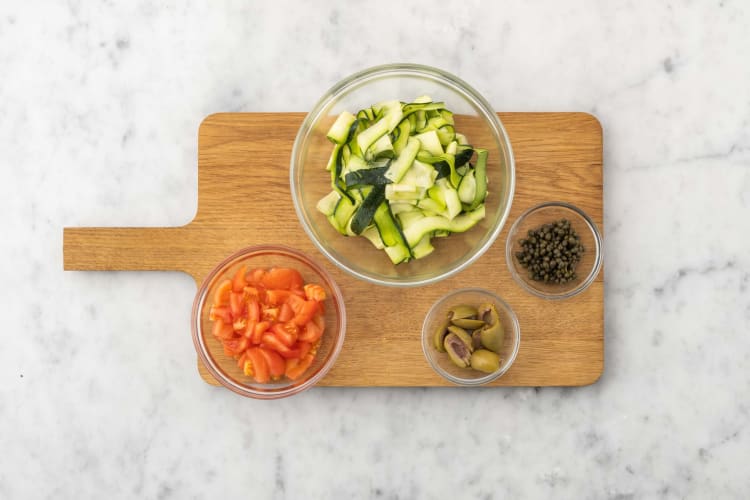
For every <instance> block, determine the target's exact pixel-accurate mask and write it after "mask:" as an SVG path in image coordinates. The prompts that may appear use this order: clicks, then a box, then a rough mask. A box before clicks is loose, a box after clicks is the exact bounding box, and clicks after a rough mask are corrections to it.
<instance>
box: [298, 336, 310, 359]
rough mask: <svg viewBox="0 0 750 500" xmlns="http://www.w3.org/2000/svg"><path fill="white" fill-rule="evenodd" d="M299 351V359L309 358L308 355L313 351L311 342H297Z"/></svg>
mask: <svg viewBox="0 0 750 500" xmlns="http://www.w3.org/2000/svg"><path fill="white" fill-rule="evenodd" d="M297 349H299V357H300V359H302V358H304V357H305V356H307V353H308V352H310V350H311V349H312V344H311V343H310V342H305V341H304V340H300V341H299V342H297Z"/></svg>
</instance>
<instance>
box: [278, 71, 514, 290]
mask: <svg viewBox="0 0 750 500" xmlns="http://www.w3.org/2000/svg"><path fill="white" fill-rule="evenodd" d="M425 94H427V95H429V96H431V97H432V98H433V100H435V101H444V102H445V103H446V106H447V108H448V109H450V110H451V111H453V112H454V119H455V122H456V126H455V127H456V131H457V132H460V133H463V134H464V135H465V136H466V137H467V138H468V141H469V143H470V144H472V145H473V146H474V147H479V148H485V149H487V150H488V164H487V178H488V183H489V185H488V193H489V194H488V196H487V199H486V202H485V207H486V217H485V218H484V220H482V221H481V222H480V223H478V224H477V225H476V226H474V227H473V228H471V229H470V230H469V231H467V232H464V233H455V234H452V235H450V236H449V237H447V238H433V245H434V246H435V251H433V252H432V253H431V254H430V255H428V256H426V257H424V258H422V259H418V260H411V261H409V262H407V263H403V264H398V265H394V264H393V263H391V261H390V259H389V258H388V256H387V255H386V253H385V252H384V251H382V250H377V249H376V248H375V247H374V246H373V245H372V244H371V243H370V242H369V241H368V240H367V239H365V238H362V237H346V236H343V235H341V234H339V233H338V232H337V231H336V229H334V228H333V226H331V224H330V223H329V222H328V220H327V219H326V217H325V215H323V214H322V213H320V212H319V211H318V210H317V209H316V204H317V203H318V200H320V199H321V198H322V197H323V196H325V195H326V194H328V193H329V192H330V191H331V184H330V180H331V179H330V174H329V172H327V171H326V169H325V168H326V165H327V163H328V159H329V157H330V155H331V151H332V149H333V144H332V143H331V142H330V141H329V140H328V139H327V138H326V133H327V132H328V129H329V128H330V126H331V124H332V123H333V121H334V120H335V119H336V117H337V116H338V115H339V113H341V112H342V111H345V110H346V111H349V112H350V113H356V112H357V111H358V110H360V109H363V108H366V107H369V106H371V105H373V104H375V103H378V102H381V101H385V100H392V99H399V100H401V101H404V102H410V101H412V100H413V99H415V98H416V97H419V96H422V95H425ZM290 177H291V179H290V181H291V192H292V200H293V201H294V208H295V210H296V212H297V216H298V217H299V220H300V223H301V224H302V227H303V228H304V230H305V232H306V233H307V234H308V236H309V237H310V239H312V241H313V243H314V244H315V245H316V246H317V247H318V249H319V250H320V251H321V252H322V253H323V254H324V255H325V256H326V257H327V258H328V259H330V260H331V262H333V263H334V264H335V265H336V266H338V267H339V268H341V269H343V270H344V271H346V272H348V273H350V274H351V275H353V276H355V277H357V278H360V279H363V280H365V281H368V282H370V283H376V284H380V285H390V286H402V287H403V286H417V285H425V284H429V283H435V282H437V281H440V280H442V279H444V278H447V277H448V276H451V275H453V274H455V273H457V272H459V271H461V270H462V269H465V268H466V267H468V266H469V265H471V263H473V262H474V261H476V260H477V259H478V258H479V257H480V256H481V255H482V254H483V253H484V252H485V251H486V250H487V249H488V248H489V247H490V246H491V245H492V244H493V242H494V241H495V239H496V238H497V236H498V235H499V234H500V231H501V230H502V228H503V225H504V224H505V221H506V219H507V217H508V213H509V212H510V206H511V201H512V198H513V191H514V187H515V164H514V160H513V152H512V149H511V145H510V142H509V140H508V135H507V134H506V132H505V129H504V128H503V125H502V124H501V123H500V120H499V119H498V117H497V114H496V113H495V111H494V110H493V109H492V108H491V107H490V105H489V104H488V103H487V101H486V100H485V99H484V98H483V97H482V96H481V95H479V93H478V92H477V91H476V90H474V89H473V88H472V87H470V86H469V85H468V84H467V83H466V82H464V81H463V80H461V79H459V78H457V77H455V76H453V75H451V74H449V73H446V72H444V71H441V70H439V69H435V68H431V67H428V66H420V65H415V64H393V65H387V66H377V67H374V68H370V69H367V70H365V71H362V72H360V73H356V74H354V75H352V76H350V77H348V78H345V79H344V80H342V81H341V82H339V83H337V84H336V85H335V86H334V87H333V88H331V89H330V90H329V91H328V92H326V93H325V95H323V97H322V98H321V99H320V101H319V102H318V103H317V104H316V105H315V107H314V108H313V109H312V111H311V112H310V113H309V114H308V115H307V117H306V118H305V120H304V122H303V123H302V126H301V127H300V129H299V132H298V134H297V138H296V140H295V141H294V147H293V149H292V157H291V170H290Z"/></svg>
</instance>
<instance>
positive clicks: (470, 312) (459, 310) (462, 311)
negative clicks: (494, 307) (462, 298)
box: [448, 304, 477, 320]
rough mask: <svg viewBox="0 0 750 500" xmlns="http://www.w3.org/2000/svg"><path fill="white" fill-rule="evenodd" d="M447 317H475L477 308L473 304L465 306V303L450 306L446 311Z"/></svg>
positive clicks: (452, 318)
mask: <svg viewBox="0 0 750 500" xmlns="http://www.w3.org/2000/svg"><path fill="white" fill-rule="evenodd" d="M448 317H449V318H450V319H451V320H454V319H462V318H476V317H477V308H476V307H473V306H467V305H465V304H461V305H458V306H454V307H451V308H450V310H449V311H448Z"/></svg>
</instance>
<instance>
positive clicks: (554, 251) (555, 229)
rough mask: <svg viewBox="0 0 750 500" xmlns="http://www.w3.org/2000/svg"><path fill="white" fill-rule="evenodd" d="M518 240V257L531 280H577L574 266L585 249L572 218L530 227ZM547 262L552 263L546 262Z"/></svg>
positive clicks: (562, 281)
mask: <svg viewBox="0 0 750 500" xmlns="http://www.w3.org/2000/svg"><path fill="white" fill-rule="evenodd" d="M518 243H519V244H520V245H521V251H520V252H517V253H516V258H517V259H518V262H519V263H520V264H521V265H522V266H523V267H524V268H526V270H527V271H528V273H529V278H530V279H532V280H536V281H544V282H546V283H560V284H563V283H567V282H569V281H572V280H575V279H577V276H576V273H575V268H576V266H577V265H578V263H579V262H580V260H581V257H582V255H583V252H584V251H585V249H584V247H583V245H582V244H581V238H580V237H579V236H578V233H576V231H575V229H573V228H572V227H571V225H570V221H569V220H567V219H560V220H558V221H555V222H553V223H551V224H544V225H542V226H539V227H538V228H536V229H532V230H529V231H528V233H527V237H526V238H522V239H519V240H518ZM550 254H551V256H552V258H550ZM546 261H549V264H547V265H544V262H546Z"/></svg>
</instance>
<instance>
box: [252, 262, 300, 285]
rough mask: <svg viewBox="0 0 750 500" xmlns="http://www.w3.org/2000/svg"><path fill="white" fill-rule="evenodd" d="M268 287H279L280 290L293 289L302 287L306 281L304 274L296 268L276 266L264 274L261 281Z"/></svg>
mask: <svg viewBox="0 0 750 500" xmlns="http://www.w3.org/2000/svg"><path fill="white" fill-rule="evenodd" d="M261 283H263V286H265V287H266V288H268V289H274V288H278V289H280V290H291V289H293V288H300V289H301V288H302V286H303V285H304V281H303V280H302V275H301V274H300V273H299V271H297V270H296V269H290V268H288V267H274V268H272V269H270V270H269V271H268V272H266V274H265V275H264V276H263V279H262V281H261Z"/></svg>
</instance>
